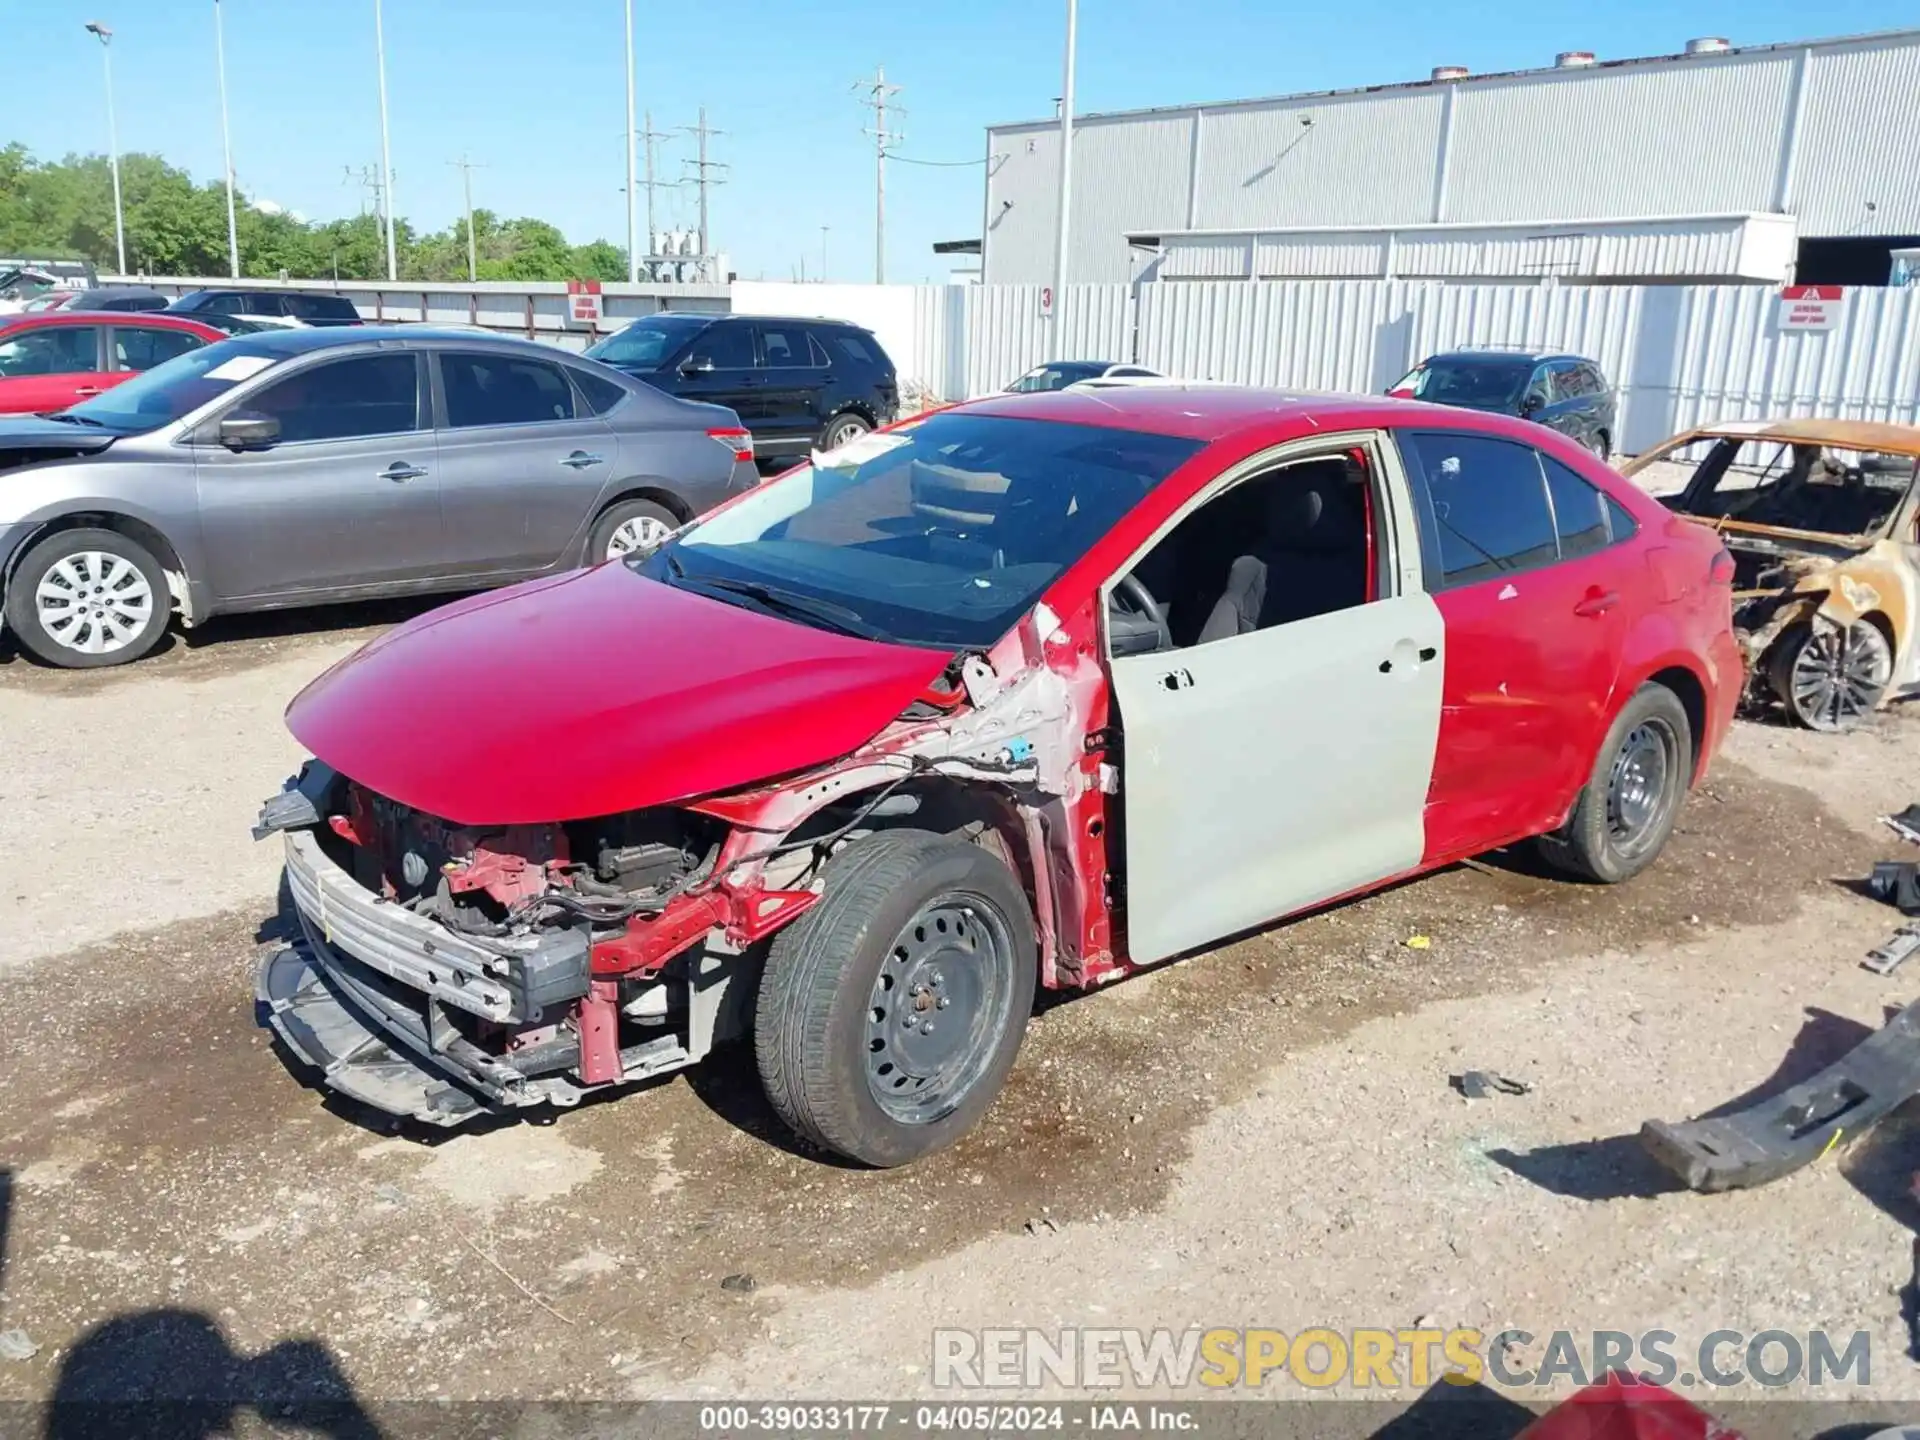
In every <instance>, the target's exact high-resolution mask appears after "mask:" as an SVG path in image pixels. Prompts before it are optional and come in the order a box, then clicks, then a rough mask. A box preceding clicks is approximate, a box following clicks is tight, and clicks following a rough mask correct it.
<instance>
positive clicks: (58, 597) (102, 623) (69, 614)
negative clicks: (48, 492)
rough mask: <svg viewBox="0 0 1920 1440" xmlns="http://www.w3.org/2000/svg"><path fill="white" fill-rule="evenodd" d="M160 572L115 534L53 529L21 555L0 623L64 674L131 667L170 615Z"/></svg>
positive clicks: (137, 546)
mask: <svg viewBox="0 0 1920 1440" xmlns="http://www.w3.org/2000/svg"><path fill="white" fill-rule="evenodd" d="M172 608H173V605H172V597H171V595H170V593H169V592H168V589H167V577H166V572H165V571H163V570H162V569H161V568H160V562H159V561H158V560H156V559H155V558H154V557H153V555H152V553H151V552H150V551H149V550H147V548H146V547H145V546H143V545H141V544H139V543H137V542H136V541H134V540H131V539H129V538H128V537H127V536H125V535H122V534H120V533H119V532H118V531H116V530H94V529H86V530H60V531H56V532H55V533H54V534H52V535H49V536H48V537H47V538H46V539H44V540H42V541H41V542H40V543H39V544H38V545H35V546H34V547H33V548H32V549H31V550H29V551H28V552H27V553H26V555H25V557H24V558H23V559H22V560H21V561H20V566H19V568H18V569H17V570H15V571H14V574H13V581H12V583H11V584H10V585H9V586H8V588H7V624H8V626H9V627H11V628H12V630H13V633H14V634H15V635H17V636H18V637H19V639H20V643H21V644H22V645H24V646H25V647H26V648H27V649H28V650H30V651H32V652H33V654H35V655H36V656H38V657H39V658H40V659H42V660H44V661H46V662H47V663H48V664H49V665H59V666H61V667H63V668H66V669H74V670H83V669H97V668H99V667H101V666H105V665H125V664H127V663H128V662H129V661H133V660H138V659H139V658H140V657H141V656H142V655H145V654H146V653H147V652H148V651H149V650H151V649H153V647H154V646H155V645H157V644H159V643H160V637H161V636H162V635H163V634H165V633H166V629H167V617H168V615H169V614H170V613H171V612H172Z"/></svg>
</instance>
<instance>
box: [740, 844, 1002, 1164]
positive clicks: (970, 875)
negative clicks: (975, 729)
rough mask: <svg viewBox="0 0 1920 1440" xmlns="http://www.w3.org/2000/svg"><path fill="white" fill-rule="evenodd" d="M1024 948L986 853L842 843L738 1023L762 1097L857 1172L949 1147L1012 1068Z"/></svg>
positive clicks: (775, 949) (773, 952)
mask: <svg viewBox="0 0 1920 1440" xmlns="http://www.w3.org/2000/svg"><path fill="white" fill-rule="evenodd" d="M1036 950H1037V944H1036V940H1035V936H1034V924H1033V916H1032V912H1031V911H1030V909H1029V908H1028V905H1027V898H1026V893H1025V891H1024V890H1022V888H1021V887H1020V884H1019V882H1018V881H1017V880H1016V879H1015V878H1014V875H1013V873H1012V872H1011V871H1010V870H1009V869H1008V868H1007V866H1006V865H1005V864H1004V863H1003V862H1002V861H1001V860H1000V859H999V858H998V857H997V856H996V855H994V854H993V853H992V852H991V851H989V850H987V849H984V848H982V847H981V846H978V845H971V844H967V843H965V842H964V841H959V840H952V839H949V838H947V837H945V836H942V835H935V834H931V833H929V832H927V831H923V830H894V831H882V832H880V833H879V834H876V835H871V836H868V837H867V838H865V839H863V840H859V841H856V842H855V843H854V844H853V845H851V846H849V847H848V848H847V849H846V850H844V851H842V852H841V853H840V854H839V855H838V856H836V857H835V858H834V860H833V862H832V863H831V864H830V865H829V867H828V870H827V875H826V891H825V893H824V894H823V895H822V897H821V898H820V900H819V901H818V902H817V903H816V904H815V905H814V906H813V908H812V909H811V910H809V911H807V913H806V914H804V915H802V916H801V917H800V918H799V919H798V920H796V921H794V922H793V924H791V925H789V926H788V927H787V928H786V929H785V930H782V931H781V932H780V933H779V934H778V935H777V936H775V937H774V941H773V945H772V946H771V948H770V951H769V953H768V956H767V964H766V969H765V971H764V973H763V974H762V977H761V981H760V994H759V1001H758V1008H757V1011H756V1016H755V1020H754V1050H755V1055H756V1058H757V1059H758V1061H759V1067H760V1079H761V1083H762V1084H763V1085H764V1086H765V1087H766V1092H767V1098H768V1099H769V1100H770V1101H771V1102H772V1103H773V1108H774V1110H775V1111H776V1112H778V1114H779V1116H780V1118H781V1119H782V1120H784V1121H786V1123H787V1124H788V1125H789V1126H791V1127H792V1128H793V1129H794V1130H795V1131H797V1132H799V1133H800V1134H801V1135H804V1136H806V1137H807V1138H808V1139H810V1140H812V1141H814V1142H815V1143H817V1144H819V1145H822V1146H824V1147H825V1148H827V1149H829V1150H834V1151H837V1152H838V1153H840V1154H842V1155H845V1156H847V1157H849V1158H850V1159H853V1160H857V1161H860V1162H861V1163H863V1164H867V1165H874V1166H882V1167H885V1166H893V1165H904V1164H906V1163H907V1162H908V1161H910V1160H917V1159H919V1158H920V1157H921V1156H922V1155H926V1154H928V1153H929V1152H931V1151H934V1150H938V1149H940V1148H941V1147H942V1146H944V1145H948V1144H951V1143H952V1142H953V1141H955V1140H957V1139H959V1138H960V1136H962V1135H964V1134H965V1133H966V1132H967V1131H968V1130H970V1129H972V1128H973V1126H974V1124H975V1123H976V1122H977V1121H978V1120H979V1119H980V1116H981V1115H982V1114H983V1113H984V1112H985V1110H986V1108H987V1106H988V1105H989V1104H991V1103H992V1101H993V1097H994V1096H995V1095H996V1094H998V1093H999V1090H1000V1087H1001V1084H1002V1083H1003V1082H1004V1081H1005V1080H1006V1078H1007V1072H1008V1071H1009V1070H1011V1069H1012V1068H1013V1061H1014V1056H1015V1055H1016V1054H1018V1053H1019V1049H1020V1039H1021V1036H1022V1035H1024V1034H1025V1033H1026V1026H1027V1017H1028V1015H1029V1013H1030V1012H1031V1010H1032V1006H1033V986H1034V974H1035V965H1036V960H1035V953H1036Z"/></svg>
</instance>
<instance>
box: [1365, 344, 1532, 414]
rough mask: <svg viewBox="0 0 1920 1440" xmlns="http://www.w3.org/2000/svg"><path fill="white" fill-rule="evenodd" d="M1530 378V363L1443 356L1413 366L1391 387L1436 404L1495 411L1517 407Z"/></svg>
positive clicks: (1396, 392) (1397, 393)
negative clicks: (1460, 358) (1456, 358)
mask: <svg viewBox="0 0 1920 1440" xmlns="http://www.w3.org/2000/svg"><path fill="white" fill-rule="evenodd" d="M1532 375H1533V362H1532V361H1530V360H1450V359H1447V358H1445V357H1442V358H1440V359H1437V360H1428V361H1426V362H1425V363H1423V364H1420V365H1417V366H1415V367H1414V368H1413V369H1412V370H1411V371H1410V372H1408V374H1407V375H1406V376H1405V378H1403V379H1402V380H1401V381H1400V383H1399V384H1398V385H1396V386H1394V387H1393V392H1394V394H1396V395H1400V394H1406V393H1408V392H1411V393H1412V395H1413V397H1414V398H1415V399H1417V400H1428V401H1431V402H1432V403H1433V404H1435V405H1465V406H1468V407H1470V408H1473V409H1496V408H1501V409H1503V408H1506V407H1509V406H1513V405H1517V404H1518V403H1519V401H1520V392H1521V391H1522V390H1524V389H1526V387H1527V381H1528V379H1530V378H1531V377H1532Z"/></svg>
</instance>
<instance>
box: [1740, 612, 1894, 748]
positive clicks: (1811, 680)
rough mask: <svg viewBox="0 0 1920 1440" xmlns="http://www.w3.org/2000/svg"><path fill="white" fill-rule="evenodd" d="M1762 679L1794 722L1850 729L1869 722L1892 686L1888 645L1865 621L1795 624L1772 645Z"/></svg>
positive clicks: (1812, 727) (1810, 726)
mask: <svg viewBox="0 0 1920 1440" xmlns="http://www.w3.org/2000/svg"><path fill="white" fill-rule="evenodd" d="M1767 680H1768V682H1769V683H1770V684H1771V685H1772V686H1773V693H1774V694H1775V695H1777V696H1779V697H1780V703H1781V705H1783V706H1784V707H1785V708H1786V712H1787V714H1788V715H1789V716H1791V717H1792V718H1793V721H1794V723H1795V724H1797V725H1804V726H1805V727H1806V728H1807V729H1809V730H1828V731H1841V730H1856V729H1858V728H1859V727H1860V726H1862V725H1864V724H1866V723H1867V721H1868V720H1869V719H1871V718H1872V716H1873V712H1874V711H1875V710H1876V709H1878V708H1879V705H1880V702H1881V700H1883V699H1884V698H1885V697H1886V693H1887V687H1888V686H1889V685H1890V684H1892V683H1893V645H1892V643H1891V642H1890V641H1888V639H1887V636H1886V632H1885V631H1883V630H1882V629H1881V628H1880V627H1879V626H1878V625H1876V624H1874V623H1873V622H1872V621H1871V620H1856V621H1854V622H1853V623H1852V624H1851V625H1835V624H1831V623H1829V622H1827V621H1824V620H1822V621H1817V622H1815V623H1814V624H1812V625H1801V626H1798V627H1796V628H1795V629H1792V630H1790V631H1788V632H1787V633H1786V634H1785V635H1783V636H1782V637H1781V638H1780V641H1779V643H1778V644H1777V645H1775V646H1774V648H1773V652H1772V654H1771V655H1769V656H1768V659H1767Z"/></svg>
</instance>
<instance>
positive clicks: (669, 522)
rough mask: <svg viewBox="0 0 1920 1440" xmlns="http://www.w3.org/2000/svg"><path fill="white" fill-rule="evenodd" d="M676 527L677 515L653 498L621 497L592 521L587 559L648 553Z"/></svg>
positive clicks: (591, 562) (594, 560)
mask: <svg viewBox="0 0 1920 1440" xmlns="http://www.w3.org/2000/svg"><path fill="white" fill-rule="evenodd" d="M679 528H680V517H679V516H678V515H675V514H674V513H673V512H672V511H671V510H669V509H667V507H666V506H664V505H662V504H660V503H658V502H657V501H654V500H622V501H621V502H620V503H619V504H617V505H609V506H608V507H607V512H606V514H604V515H602V516H601V517H600V518H599V520H597V521H595V522H594V526H593V535H592V538H591V539H589V540H588V542H587V563H588V564H589V565H598V564H599V563H600V562H601V561H602V560H624V559H625V558H626V557H627V556H629V555H651V554H652V553H653V552H654V551H655V550H658V549H659V548H660V546H661V545H662V544H664V543H665V541H666V538H667V536H669V535H671V534H672V533H673V532H674V531H675V530H678V529H679Z"/></svg>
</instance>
